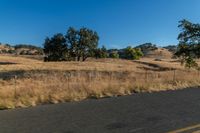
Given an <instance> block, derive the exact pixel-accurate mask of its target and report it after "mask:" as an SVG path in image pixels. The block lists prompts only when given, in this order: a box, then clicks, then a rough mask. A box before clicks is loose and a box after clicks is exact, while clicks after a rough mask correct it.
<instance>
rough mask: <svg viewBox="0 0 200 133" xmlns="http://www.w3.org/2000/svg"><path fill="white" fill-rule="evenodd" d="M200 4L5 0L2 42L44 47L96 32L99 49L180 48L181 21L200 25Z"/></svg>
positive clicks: (0, 10) (197, 0)
mask: <svg viewBox="0 0 200 133" xmlns="http://www.w3.org/2000/svg"><path fill="white" fill-rule="evenodd" d="M199 7H200V0H1V1H0V17H1V19H0V42H2V43H11V44H19V43H23V44H24V43H25V44H35V45H39V46H42V44H43V42H44V39H45V37H47V36H52V35H53V34H55V33H60V32H61V33H65V32H66V30H67V28H68V27H69V26H73V27H76V28H80V27H83V26H84V27H88V28H91V29H93V30H95V31H97V32H98V34H99V36H100V45H106V46H107V47H108V48H122V47H126V46H127V45H137V44H142V43H145V42H152V43H156V44H159V45H161V46H162V45H169V44H177V43H178V41H177V36H178V33H179V32H180V29H178V28H177V26H178V21H179V20H181V19H183V18H185V19H188V20H190V21H192V22H194V23H199V22H200V8H199Z"/></svg>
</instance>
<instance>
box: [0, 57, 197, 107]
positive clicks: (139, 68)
mask: <svg viewBox="0 0 200 133" xmlns="http://www.w3.org/2000/svg"><path fill="white" fill-rule="evenodd" d="M199 85H200V73H199V72H198V71H196V70H186V69H185V68H184V67H183V66H181V65H180V62H178V61H176V60H170V59H168V60H162V61H154V59H151V58H146V59H145V58H144V59H141V60H139V61H127V60H118V59H99V60H94V59H90V60H88V61H86V62H43V61H40V60H34V59H30V58H23V57H12V56H7V55H0V108H1V109H5V108H15V107H28V106H35V105H38V104H45V103H58V102H68V101H79V100H83V99H86V98H101V97H111V96H120V95H128V94H132V93H138V92H154V91H165V90H176V89H182V88H187V87H194V86H199Z"/></svg>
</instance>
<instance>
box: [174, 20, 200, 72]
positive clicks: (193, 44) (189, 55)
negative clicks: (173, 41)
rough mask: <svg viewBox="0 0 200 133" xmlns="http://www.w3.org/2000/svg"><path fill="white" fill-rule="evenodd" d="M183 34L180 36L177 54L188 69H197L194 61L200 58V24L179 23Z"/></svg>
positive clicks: (184, 21)
mask: <svg viewBox="0 0 200 133" xmlns="http://www.w3.org/2000/svg"><path fill="white" fill-rule="evenodd" d="M178 27H179V28H180V29H181V33H180V34H179V35H178V40H179V45H178V50H177V52H176V53H175V55H177V56H178V57H180V58H181V59H182V63H185V66H186V67H189V68H191V67H197V66H198V65H197V63H196V62H195V60H194V59H196V58H200V24H194V23H191V22H190V21H188V20H185V19H184V20H181V21H179V26H178Z"/></svg>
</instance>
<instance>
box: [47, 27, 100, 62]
mask: <svg viewBox="0 0 200 133" xmlns="http://www.w3.org/2000/svg"><path fill="white" fill-rule="evenodd" d="M98 41H99V37H98V34H97V32H95V31H93V30H90V29H88V28H81V29H80V30H76V29H75V28H73V27H70V28H69V29H68V31H67V34H66V35H65V36H64V35H63V34H56V35H54V36H53V37H52V38H46V40H45V43H44V53H45V55H46V57H45V60H46V61H62V60H75V61H80V60H82V61H85V60H86V59H87V58H88V57H92V56H94V54H95V50H96V49H97V47H98Z"/></svg>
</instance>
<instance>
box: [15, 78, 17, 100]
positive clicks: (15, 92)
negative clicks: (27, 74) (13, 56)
mask: <svg viewBox="0 0 200 133" xmlns="http://www.w3.org/2000/svg"><path fill="white" fill-rule="evenodd" d="M14 84H15V85H14V86H15V88H14V89H15V90H14V97H15V99H17V75H15V76H14Z"/></svg>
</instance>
